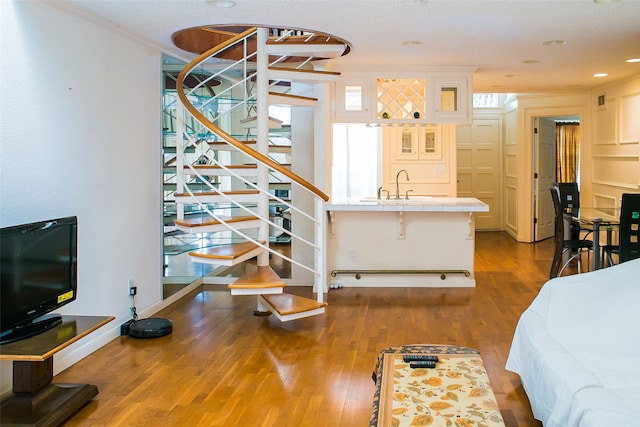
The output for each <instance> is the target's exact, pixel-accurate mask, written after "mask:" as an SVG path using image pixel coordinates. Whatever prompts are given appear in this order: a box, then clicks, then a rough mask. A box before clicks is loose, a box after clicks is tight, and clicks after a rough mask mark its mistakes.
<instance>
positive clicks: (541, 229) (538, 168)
mask: <svg viewBox="0 0 640 427" xmlns="http://www.w3.org/2000/svg"><path fill="white" fill-rule="evenodd" d="M533 121H534V126H533V161H534V167H533V173H534V175H533V176H534V188H533V211H534V216H533V240H534V241H536V242H538V241H541V240H544V239H547V238H549V237H552V236H553V233H554V210H553V203H552V201H551V196H550V194H549V188H550V187H551V185H552V184H553V183H554V182H572V181H575V182H579V177H580V169H579V167H580V150H579V132H578V133H577V141H573V142H572V146H571V147H569V146H568V144H569V143H568V142H567V139H566V136H567V135H566V134H567V133H568V132H564V131H563V129H562V128H563V127H564V126H565V123H570V124H571V125H572V126H575V125H577V126H579V124H580V116H553V117H534V118H533ZM565 131H566V129H565ZM573 136H574V138H573V139H574V140H575V135H573Z"/></svg>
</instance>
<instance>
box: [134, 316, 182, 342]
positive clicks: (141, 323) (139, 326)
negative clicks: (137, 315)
mask: <svg viewBox="0 0 640 427" xmlns="http://www.w3.org/2000/svg"><path fill="white" fill-rule="evenodd" d="M172 330H173V323H171V320H169V319H162V318H159V317H150V318H148V319H142V320H136V321H135V322H133V323H131V326H129V336H130V337H134V338H157V337H163V336H165V335H169V334H170V333H171V331H172Z"/></svg>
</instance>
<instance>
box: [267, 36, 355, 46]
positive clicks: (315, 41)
mask: <svg viewBox="0 0 640 427" xmlns="http://www.w3.org/2000/svg"><path fill="white" fill-rule="evenodd" d="M267 44H275V45H277V44H295V45H310V44H311V45H338V46H344V45H345V42H343V41H340V40H337V39H330V40H327V37H326V36H314V37H311V38H309V36H307V35H304V36H287V37H286V38H284V39H281V40H277V38H276V37H273V36H272V37H271V38H269V40H267Z"/></svg>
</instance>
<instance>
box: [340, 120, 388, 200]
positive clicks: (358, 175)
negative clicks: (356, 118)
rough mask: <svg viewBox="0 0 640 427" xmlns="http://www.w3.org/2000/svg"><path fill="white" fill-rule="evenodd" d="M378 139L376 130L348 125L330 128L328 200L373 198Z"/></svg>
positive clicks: (375, 183)
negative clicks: (331, 140)
mask: <svg viewBox="0 0 640 427" xmlns="http://www.w3.org/2000/svg"><path fill="white" fill-rule="evenodd" d="M380 140H381V138H380V136H379V129H378V128H371V127H368V126H366V125H365V124H352V123H336V124H334V125H333V153H332V168H331V197H332V198H351V199H360V198H363V197H371V196H375V194H376V186H377V185H378V153H379V151H380V142H379V141H380Z"/></svg>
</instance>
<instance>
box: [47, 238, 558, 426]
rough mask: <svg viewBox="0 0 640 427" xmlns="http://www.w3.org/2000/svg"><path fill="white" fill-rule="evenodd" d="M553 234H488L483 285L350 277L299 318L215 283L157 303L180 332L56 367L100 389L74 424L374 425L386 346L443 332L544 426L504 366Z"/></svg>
mask: <svg viewBox="0 0 640 427" xmlns="http://www.w3.org/2000/svg"><path fill="white" fill-rule="evenodd" d="M551 240H552V239H548V240H546V241H543V242H540V243H536V244H526V243H517V242H516V241H514V240H513V239H512V238H510V237H509V236H507V235H506V234H505V233H500V232H480V233H478V236H477V241H476V248H477V252H476V263H475V266H476V282H477V286H476V288H475V289H460V288H457V289H456V288H450V289H447V288H401V289H393V288H385V289H380V288H342V289H338V290H332V291H331V292H330V293H329V294H328V298H327V300H328V303H329V306H328V307H327V312H326V313H325V314H324V315H320V316H316V317H312V318H307V319H301V320H295V321H292V322H288V323H281V322H279V321H278V320H277V319H276V318H275V317H274V316H269V317H255V316H253V314H252V312H253V310H254V308H255V303H256V298H255V297H249V296H234V297H232V296H231V295H230V294H229V292H228V290H227V289H226V288H225V287H215V286H207V287H205V288H202V289H201V290H198V291H195V292H193V293H191V294H190V295H188V296H187V297H185V298H183V299H181V300H180V301H178V302H177V303H175V304H173V305H172V306H170V307H168V308H167V309H165V310H163V311H162V312H160V313H158V314H157V316H158V317H166V318H169V319H171V320H172V321H173V333H172V334H171V335H169V336H166V337H162V338H155V339H147V340H144V339H134V338H129V337H120V338H118V339H116V340H114V341H112V342H111V343H109V344H108V345H106V346H105V347H103V348H101V349H100V350H98V351H96V352H95V353H94V354H92V355H90V356H88V357H87V358H85V359H83V360H82V361H80V362H78V363H77V364H75V365H74V366H72V367H70V368H69V369H67V370H66V371H64V372H62V373H60V374H59V375H57V376H56V378H55V379H54V381H56V382H71V383H72V382H89V383H92V384H96V385H97V386H98V389H99V395H98V396H97V397H96V398H95V400H94V401H92V402H91V403H89V404H88V405H87V406H85V407H84V408H82V409H81V410H80V411H79V412H78V413H76V415H75V416H74V417H73V418H72V419H70V420H69V421H67V422H66V424H65V426H120V425H122V426H243V427H244V426H260V427H262V426H264V427H268V426H291V427H299V426H314V427H315V426H331V427H354V426H367V425H368V421H369V417H370V414H371V403H372V399H373V393H374V383H373V381H372V380H371V373H372V369H373V367H374V364H375V361H376V357H377V355H378V353H379V352H380V350H381V349H383V348H386V347H391V346H397V345H403V344H416V343H433V344H455V345H461V346H467V347H472V348H475V349H478V350H479V351H480V353H481V355H482V357H483V359H484V363H485V366H486V368H487V371H488V373H489V377H490V379H491V382H492V385H493V388H494V392H495V394H496V398H497V400H498V404H499V406H500V409H501V412H502V415H503V417H504V420H505V423H506V425H507V426H508V427H515V426H519V427H524V426H536V427H539V426H541V424H540V423H539V422H537V421H536V420H534V419H533V418H532V415H531V409H530V406H529V402H528V400H527V397H526V395H525V394H524V391H523V389H522V386H521V385H520V380H519V377H518V376H517V375H515V374H513V373H511V372H508V371H506V370H505V369H504V365H505V361H506V358H507V355H508V352H509V347H510V344H511V338H512V336H513V331H514V329H515V325H516V323H517V321H518V318H519V316H520V314H521V313H522V311H524V310H525V309H526V307H527V306H528V305H529V304H530V302H531V301H532V300H533V298H534V297H535V296H536V294H537V292H538V290H539V288H540V286H541V285H542V284H543V283H544V282H545V281H546V280H547V275H548V270H549V266H550V264H551V258H552V255H553V246H552V244H553V242H552V241H551ZM286 291H287V292H291V293H295V294H298V295H303V296H311V291H310V289H309V288H304V287H297V288H296V287H287V288H286Z"/></svg>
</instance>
